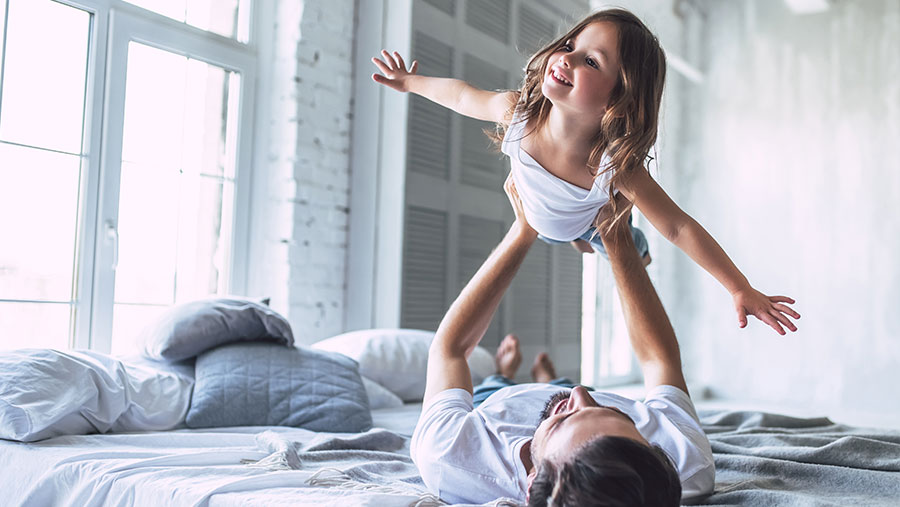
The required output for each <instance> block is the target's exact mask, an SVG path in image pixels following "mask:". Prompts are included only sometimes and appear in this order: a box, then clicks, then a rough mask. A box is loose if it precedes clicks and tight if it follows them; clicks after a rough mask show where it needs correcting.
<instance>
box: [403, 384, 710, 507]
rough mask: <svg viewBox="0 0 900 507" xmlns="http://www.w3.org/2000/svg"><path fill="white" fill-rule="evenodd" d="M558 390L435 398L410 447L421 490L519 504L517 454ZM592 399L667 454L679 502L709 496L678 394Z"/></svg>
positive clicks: (696, 439) (705, 448)
mask: <svg viewBox="0 0 900 507" xmlns="http://www.w3.org/2000/svg"><path fill="white" fill-rule="evenodd" d="M562 390H567V389H566V388H561V387H559V386H556V385H552V384H520V385H516V386H510V387H505V388H503V389H500V390H499V391H497V392H496V393H494V394H492V395H491V396H490V397H489V398H488V399H487V400H485V401H484V403H482V404H481V405H480V406H479V407H478V408H473V403H472V393H470V392H468V391H466V390H465V389H447V390H445V391H442V392H440V393H438V394H437V395H435V396H434V397H433V398H432V399H430V400H429V401H428V403H427V404H426V405H425V406H423V407H422V415H421V416H420V417H419V422H418V424H417V425H416V429H415V431H414V433H413V436H412V441H411V442H410V456H411V457H412V459H413V462H414V463H415V464H416V466H417V467H418V469H419V473H420V474H421V476H422V479H423V480H424V482H425V485H426V486H427V487H428V489H429V490H430V491H431V492H432V493H434V494H437V495H438V496H440V497H441V498H442V499H443V500H445V501H447V502H450V503H474V504H480V503H487V502H491V501H493V500H496V499H498V498H510V499H513V500H514V501H517V502H525V491H526V489H527V486H528V483H527V474H526V472H525V466H524V464H522V460H521V459H520V457H519V452H520V451H521V449H522V446H523V445H525V443H527V442H528V441H529V440H531V439H532V437H533V436H534V430H535V429H536V428H537V425H538V423H539V420H540V413H541V410H542V409H543V408H544V405H545V404H546V402H547V400H548V399H550V397H551V396H552V395H553V394H554V393H557V392H559V391H562ZM591 396H592V397H593V398H594V399H595V400H597V403H599V404H601V405H605V406H610V407H615V408H618V409H619V410H621V411H623V412H625V413H626V414H628V416H629V417H631V418H632V419H633V420H634V422H635V426H636V427H637V430H638V431H639V432H640V433H641V435H643V437H644V438H646V439H647V441H648V442H650V443H652V444H656V445H658V446H660V447H661V448H662V449H663V450H664V451H665V452H666V454H668V456H669V457H670V458H671V459H672V461H673V462H674V464H675V468H676V469H677V470H678V476H679V478H680V479H681V488H682V496H681V497H682V499H686V498H690V497H694V496H698V495H706V494H709V493H711V492H712V490H713V486H714V484H715V474H716V471H715V464H714V462H713V456H712V450H711V449H710V446H709V440H707V438H706V435H705V434H704V433H703V430H702V429H701V427H700V423H699V420H698V418H697V413H696V412H695V411H694V405H693V403H692V402H691V399H690V397H689V396H688V395H687V394H686V393H685V392H684V391H682V390H681V389H678V388H677V387H673V386H668V385H662V386H658V387H656V388H654V389H652V390H651V391H650V392H649V393H648V394H647V397H646V398H645V399H644V401H634V400H631V399H628V398H624V397H622V396H618V395H615V394H612V393H602V392H591Z"/></svg>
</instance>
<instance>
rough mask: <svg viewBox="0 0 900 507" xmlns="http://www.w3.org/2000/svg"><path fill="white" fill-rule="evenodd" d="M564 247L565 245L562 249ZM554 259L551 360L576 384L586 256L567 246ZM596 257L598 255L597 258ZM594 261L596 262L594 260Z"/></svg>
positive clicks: (579, 368) (578, 369)
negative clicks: (561, 359)
mask: <svg viewBox="0 0 900 507" xmlns="http://www.w3.org/2000/svg"><path fill="white" fill-rule="evenodd" d="M560 246H562V245H560ZM554 254H555V255H554V258H553V290H554V294H553V308H554V310H555V313H554V315H553V316H552V324H553V326H552V329H553V332H552V333H550V343H549V346H550V356H551V357H553V358H566V360H564V361H557V370H558V371H557V372H556V373H557V374H558V375H560V376H563V377H568V378H570V379H573V380H575V381H577V379H579V378H580V377H581V362H580V360H579V361H572V360H571V358H579V359H580V358H581V299H582V298H581V296H582V292H581V291H582V285H583V283H582V276H583V275H582V274H583V271H584V269H583V264H582V256H583V254H581V253H579V252H577V251H575V249H574V248H570V247H569V246H568V245H565V248H555V249H554ZM594 255H597V254H594ZM591 261H593V258H591Z"/></svg>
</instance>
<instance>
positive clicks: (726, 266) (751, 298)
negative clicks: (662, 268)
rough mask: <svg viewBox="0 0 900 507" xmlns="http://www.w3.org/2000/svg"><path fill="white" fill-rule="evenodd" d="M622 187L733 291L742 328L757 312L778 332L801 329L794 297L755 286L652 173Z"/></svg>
mask: <svg viewBox="0 0 900 507" xmlns="http://www.w3.org/2000/svg"><path fill="white" fill-rule="evenodd" d="M619 190H620V191H621V192H622V193H623V194H624V195H625V197H627V198H628V199H629V200H630V201H631V202H633V203H634V205H635V206H637V207H638V209H640V210H641V213H643V214H644V216H646V217H647V219H648V220H649V221H650V223H652V224H653V226H654V227H656V229H657V230H658V231H659V232H660V233H661V234H662V235H663V236H665V238H666V239H668V240H669V241H671V242H672V243H673V244H675V246H677V247H678V248H680V249H681V250H682V251H684V253H686V254H688V256H689V257H690V258H691V259H693V260H694V262H696V263H697V264H699V265H700V266H701V267H703V269H705V270H706V271H708V272H709V274H711V275H712V276H713V277H715V279H716V280H718V281H719V283H721V284H722V285H723V286H724V287H725V288H726V289H727V290H728V292H729V293H731V296H732V298H733V300H734V307H735V310H736V311H737V314H738V324H739V325H740V327H742V328H743V327H745V326H746V325H747V315H753V316H755V317H756V318H757V319H759V320H761V321H763V322H765V323H766V324H768V325H769V326H771V327H772V329H774V330H775V331H776V332H778V334H781V335H783V334H785V333H784V329H783V328H782V325H783V326H784V327H786V328H788V329H790V330H791V331H796V330H797V327H796V326H795V325H794V323H793V322H791V321H790V319H788V316H790V317H792V318H794V319H799V318H800V314H799V313H797V312H795V311H794V310H793V309H792V308H790V307H789V306H787V305H786V304H785V303H787V304H794V300H793V299H791V298H789V297H785V296H767V295H765V294H763V293H762V292H759V291H758V290H756V289H754V288H753V287H752V286H751V285H750V282H748V281H747V278H746V277H745V276H744V275H743V273H741V271H740V270H739V269H738V268H737V266H735V265H734V262H732V261H731V258H729V257H728V254H726V253H725V250H723V249H722V247H721V246H720V245H719V243H717V242H716V240H715V239H713V237H712V236H711V235H710V234H709V233H708V232H707V231H706V229H704V228H703V226H701V225H700V224H699V223H697V221H696V220H694V219H693V218H691V217H690V216H689V215H688V214H687V213H685V212H684V211H683V210H682V209H681V208H679V207H678V205H677V204H675V202H674V201H672V199H671V198H670V197H669V196H668V194H666V192H665V190H663V189H662V187H660V186H659V184H658V183H656V181H654V180H653V178H651V177H650V173H649V172H647V171H646V170H639V171H636V172H635V173H634V174H633V175H632V176H631V177H630V178H629V179H628V181H627V182H626V183H625V184H624V185H622V186H620V187H619Z"/></svg>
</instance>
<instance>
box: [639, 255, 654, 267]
mask: <svg viewBox="0 0 900 507" xmlns="http://www.w3.org/2000/svg"><path fill="white" fill-rule="evenodd" d="M641 262H643V263H644V267H645V268H646V267H647V266H649V265H650V263H651V262H653V259H651V258H650V254H647V255H645V256H644V258H643V259H641Z"/></svg>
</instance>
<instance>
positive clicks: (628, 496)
mask: <svg viewBox="0 0 900 507" xmlns="http://www.w3.org/2000/svg"><path fill="white" fill-rule="evenodd" d="M680 503H681V481H680V480H679V479H678V472H677V471H676V470H675V467H674V466H672V463H671V462H670V461H669V458H668V457H667V456H666V454H665V452H663V450H662V449H661V448H659V447H658V446H655V445H654V446H652V447H648V446H646V445H644V444H641V443H640V442H637V441H635V440H632V439H630V438H625V437H599V438H596V439H594V440H591V441H590V442H588V443H587V444H585V445H584V446H583V447H581V448H580V449H579V450H578V451H577V452H575V454H574V455H573V456H571V457H569V458H566V460H565V462H564V463H553V461H551V460H548V459H543V460H541V462H540V463H539V464H538V472H537V475H536V476H535V478H534V481H533V482H532V484H531V489H530V496H529V498H528V505H529V507H531V506H572V507H587V506H620V505H621V506H629V507H630V506H637V505H648V506H654V507H655V506H661V507H662V506H669V505H674V506H677V505H680Z"/></svg>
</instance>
